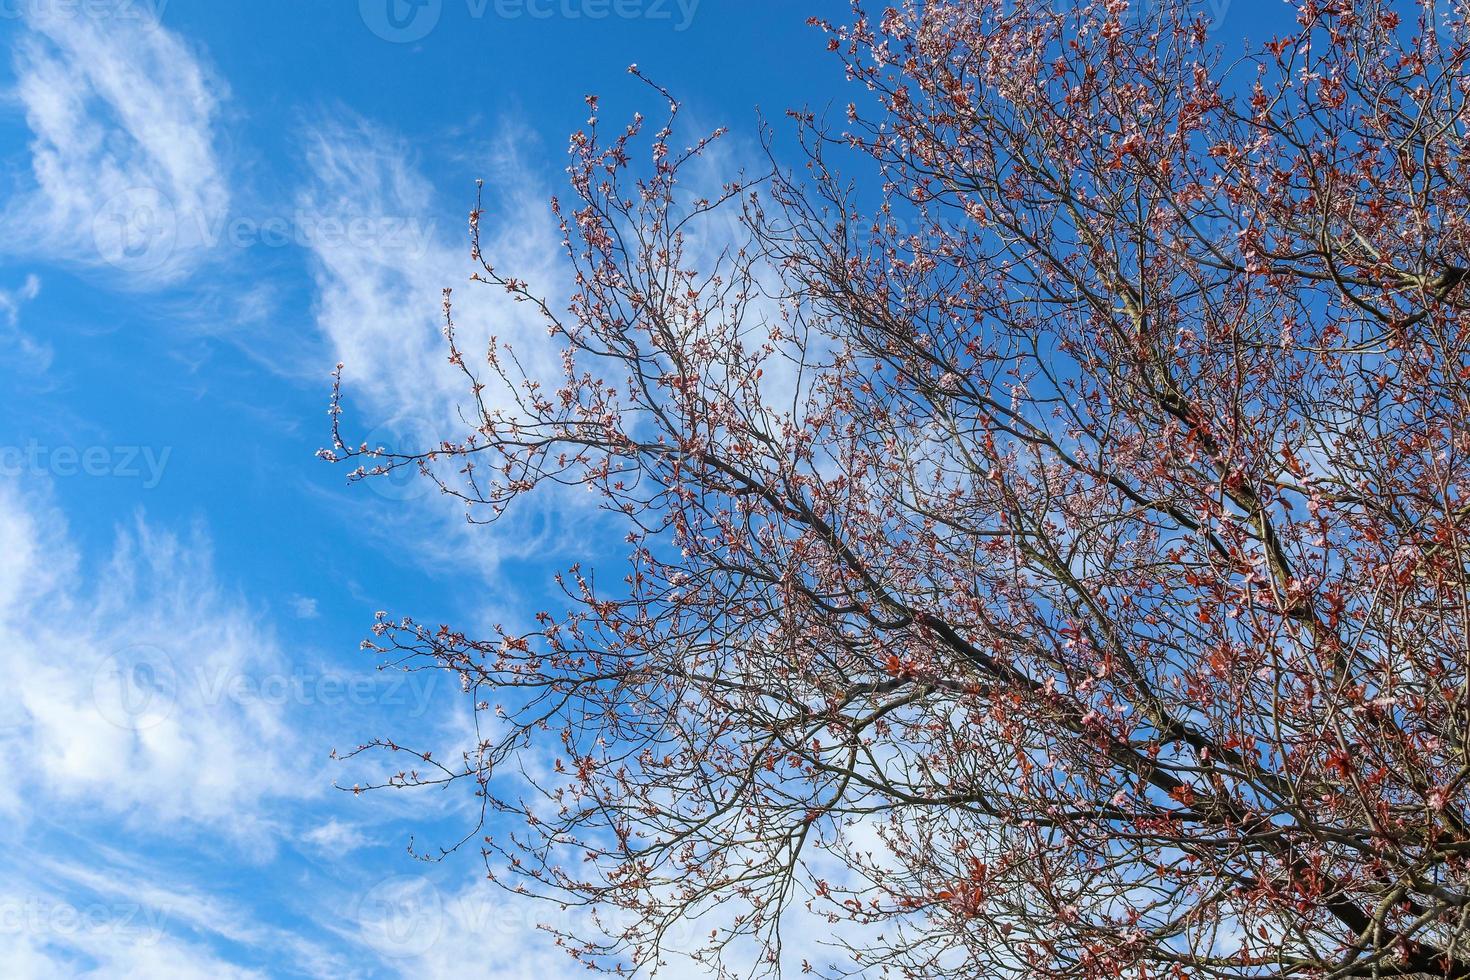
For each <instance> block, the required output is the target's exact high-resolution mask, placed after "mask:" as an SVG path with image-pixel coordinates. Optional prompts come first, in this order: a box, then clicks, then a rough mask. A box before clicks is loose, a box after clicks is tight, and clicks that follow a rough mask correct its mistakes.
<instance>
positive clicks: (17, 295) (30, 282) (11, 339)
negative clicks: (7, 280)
mask: <svg viewBox="0 0 1470 980" xmlns="http://www.w3.org/2000/svg"><path fill="white" fill-rule="evenodd" d="M40 295H41V279H40V277H39V276H36V275H34V274H32V275H28V276H26V278H25V282H23V283H21V284H20V285H19V286H17V287H16V288H14V289H0V348H6V347H9V348H11V349H12V356H16V357H17V359H18V360H19V361H20V363H21V365H23V366H24V367H25V368H26V370H28V371H31V372H33V373H34V372H41V371H45V370H46V369H47V368H48V367H49V366H50V365H51V357H52V354H51V349H50V348H49V347H47V346H45V345H44V344H39V343H37V342H36V341H35V340H34V339H33V338H32V337H31V336H30V335H29V334H27V333H25V332H24V331H22V330H21V329H20V311H21V307H23V306H25V305H26V304H27V303H29V302H30V301H31V300H33V299H35V298H36V297H37V296H40Z"/></svg>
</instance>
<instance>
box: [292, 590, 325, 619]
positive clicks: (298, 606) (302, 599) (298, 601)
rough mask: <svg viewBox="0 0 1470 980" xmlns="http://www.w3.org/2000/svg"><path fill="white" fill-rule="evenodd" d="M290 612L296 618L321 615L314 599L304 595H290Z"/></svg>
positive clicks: (313, 617)
mask: <svg viewBox="0 0 1470 980" xmlns="http://www.w3.org/2000/svg"><path fill="white" fill-rule="evenodd" d="M291 612H292V613H293V614H294V615H295V616H296V618H297V619H316V618H317V617H318V616H320V615H321V613H320V611H318V609H317V602H316V600H315V599H313V598H312V597H311V596H305V595H296V596H292V597H291Z"/></svg>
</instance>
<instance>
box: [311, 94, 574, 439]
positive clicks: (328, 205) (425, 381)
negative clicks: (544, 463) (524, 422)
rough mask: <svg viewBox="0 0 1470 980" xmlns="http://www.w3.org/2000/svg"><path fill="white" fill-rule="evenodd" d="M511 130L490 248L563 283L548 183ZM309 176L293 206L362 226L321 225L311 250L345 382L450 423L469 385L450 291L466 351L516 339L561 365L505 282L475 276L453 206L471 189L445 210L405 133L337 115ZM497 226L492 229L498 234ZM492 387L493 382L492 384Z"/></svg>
mask: <svg viewBox="0 0 1470 980" xmlns="http://www.w3.org/2000/svg"><path fill="white" fill-rule="evenodd" d="M517 135H518V134H515V133H507V134H506V136H505V138H504V139H503V141H502V142H501V144H500V149H499V150H498V152H497V154H496V155H495V157H494V158H492V159H491V160H489V161H488V166H489V168H490V170H491V175H492V177H493V179H492V180H491V181H490V182H489V186H488V187H487V194H488V195H489V196H490V197H491V198H492V199H493V200H494V201H495V202H497V203H496V204H495V208H496V210H495V211H494V212H492V213H491V214H487V215H486V217H485V228H486V235H487V237H486V241H485V242H484V246H485V252H486V254H487V255H489V256H507V257H513V261H514V262H515V263H516V270H517V271H516V275H517V276H519V277H520V278H524V279H530V280H532V281H533V282H535V281H536V280H537V278H538V277H539V278H540V279H541V280H542V281H544V282H546V283H548V284H552V285H555V284H557V281H558V280H557V275H556V273H557V272H558V271H559V270H560V268H561V260H560V252H559V240H560V239H559V235H558V233H557V230H556V226H555V224H554V223H553V222H552V220H551V217H550V213H549V210H548V206H547V201H548V196H549V191H544V190H542V188H541V187H540V182H539V181H537V180H536V179H535V178H534V176H533V175H532V174H531V173H530V172H529V171H528V170H527V169H526V168H525V167H524V166H522V165H521V163H520V162H519V160H518V159H517V158H516V156H515V154H514V152H513V150H512V149H511V147H512V146H513V143H514V140H515V139H516V138H517ZM306 158H307V164H308V166H309V168H310V170H311V173H312V177H313V180H312V183H311V185H310V186H309V187H307V188H306V189H305V190H304V191H303V192H302V194H301V197H300V200H299V202H298V206H299V208H300V210H301V211H302V212H304V213H307V214H311V215H315V216H318V217H319V219H320V220H322V221H326V220H336V221H339V222H341V223H343V225H345V226H346V227H348V228H356V229H358V233H357V234H351V233H349V234H345V235H342V236H337V237H331V238H329V237H326V236H320V237H317V238H315V239H314V240H312V241H311V243H310V247H311V250H312V253H313V257H314V258H315V260H316V285H317V291H318V301H317V305H318V310H317V319H318V323H319V325H320V326H321V328H322V331H323V333H324V334H325V336H326V338H327V339H328V341H329V342H330V343H331V345H332V348H333V350H334V351H335V352H336V354H337V357H338V358H339V359H340V360H341V361H343V362H344V363H345V364H346V369H345V372H344V379H345V383H346V384H347V385H348V386H349V387H350V388H352V389H353V390H354V393H355V394H356V395H357V396H358V397H360V398H361V399H362V400H363V401H364V402H365V403H366V404H368V405H370V406H371V407H372V408H373V409H374V410H375V411H377V412H378V413H379V414H381V415H383V416H386V417H389V418H413V419H418V420H422V421H423V422H426V423H428V424H430V425H434V426H437V425H439V424H440V423H446V422H453V421H454V420H455V416H454V415H453V412H452V409H453V406H454V405H455V404H456V403H458V401H459V400H460V399H461V398H462V397H464V396H465V395H466V393H467V383H466V381H465V379H464V376H463V375H462V374H461V373H460V372H459V370H458V369H457V368H453V367H452V366H451V365H450V364H449V363H448V358H447V349H446V346H445V341H444V337H443V333H442V329H443V324H444V320H443V290H444V288H445V287H451V288H453V289H454V290H455V292H454V297H453V298H454V304H455V310H456V314H455V320H456V324H457V329H458V331H459V334H460V337H461V340H462V342H463V345H464V348H465V350H466V351H470V352H474V351H483V350H484V349H485V345H486V343H488V341H489V338H490V337H491V336H492V335H494V336H497V337H498V338H499V339H500V341H501V342H502V343H504V342H510V343H514V344H516V345H517V346H518V347H519V348H520V349H521V350H522V351H523V352H524V353H525V354H526V356H528V357H531V358H532V359H533V360H534V361H535V362H536V363H537V364H538V365H540V364H544V365H545V366H547V367H550V368H553V369H554V368H555V367H556V362H555V360H554V359H552V358H551V356H550V355H551V354H552V352H551V351H550V350H549V349H548V348H547V344H546V343H545V332H544V325H542V324H540V323H539V322H537V320H536V318H535V317H533V316H528V315H525V313H524V311H522V310H518V309H517V308H516V306H515V304H513V303H511V302H510V301H509V300H508V299H506V298H505V297H504V296H503V295H499V294H498V291H496V290H493V289H491V288H489V287H486V286H482V285H475V284H470V283H469V282H468V278H469V276H470V274H471V273H472V272H474V271H475V269H476V266H475V265H474V264H473V263H472V261H471V259H470V254H469V253H470V245H469V234H468V230H467V228H466V226H465V225H464V224H461V223H459V222H458V221H456V222H455V223H454V224H453V226H452V230H446V227H445V225H446V223H445V222H443V221H441V220H440V218H442V217H443V215H444V214H445V212H446V211H447V213H449V214H452V215H454V216H455V217H459V218H461V219H462V216H467V215H468V213H469V210H470V208H471V206H472V205H473V203H474V199H473V194H474V189H473V188H472V187H463V188H460V196H459V198H458V199H457V200H456V201H455V202H454V203H455V204H456V205H458V206H457V207H453V208H446V209H442V210H441V209H440V207H439V204H438V202H437V201H436V199H435V195H434V193H433V190H432V188H431V186H430V185H429V183H428V181H427V180H426V179H425V178H424V177H423V176H422V175H421V174H420V173H419V172H418V170H417V169H416V167H415V165H414V161H413V157H412V154H411V151H410V148H409V146H408V144H407V143H406V142H405V141H404V140H402V139H401V138H399V137H397V136H395V135H394V134H392V133H390V132H386V131H384V130H382V129H381V128H378V127H375V126H373V125H371V124H369V123H367V122H365V121H361V120H358V121H355V122H350V123H346V124H344V123H331V124H327V125H325V126H323V127H322V128H321V129H319V130H318V131H316V132H315V133H313V134H311V136H310V139H309V142H308V144H307V148H306ZM492 232H493V234H492ZM490 394H492V392H489V391H487V396H488V395H490Z"/></svg>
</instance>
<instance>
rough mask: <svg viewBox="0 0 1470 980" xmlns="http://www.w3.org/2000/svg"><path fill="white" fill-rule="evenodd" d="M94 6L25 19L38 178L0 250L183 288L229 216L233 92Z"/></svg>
mask: <svg viewBox="0 0 1470 980" xmlns="http://www.w3.org/2000/svg"><path fill="white" fill-rule="evenodd" d="M93 6H102V5H93ZM87 9H90V8H87V6H86V5H80V4H24V5H21V7H20V8H19V11H20V13H21V14H22V16H21V19H20V20H19V21H18V23H19V24H20V25H21V32H20V35H19V36H18V37H17V39H16V42H15V44H14V48H13V64H14V70H15V76H16V85H15V91H14V93H13V94H14V99H15V101H16V102H18V104H19V105H20V107H21V108H22V110H23V111H24V114H25V119H26V123H27V125H28V126H29V128H30V130H31V134H32V138H31V141H30V144H29V150H30V157H31V168H30V170H31V174H30V177H31V180H30V181H29V183H27V184H25V185H23V186H21V187H18V188H16V189H15V193H14V194H13V195H12V200H11V203H10V204H9V205H8V206H7V207H6V208H5V210H4V212H3V214H0V228H3V230H4V232H5V235H4V238H5V239H6V240H7V241H9V242H11V243H12V244H11V245H9V246H0V247H4V248H6V249H7V250H13V249H17V248H23V249H24V250H25V253H26V254H27V255H28V256H31V257H38V256H45V257H47V258H50V259H53V260H59V261H63V262H68V263H75V264H80V265H86V266H99V265H111V266H114V267H116V268H117V269H119V270H120V271H121V272H123V273H125V274H126V275H125V276H120V277H119V281H120V283H121V284H122V285H124V286H125V287H127V288H142V287H146V286H152V285H157V284H159V283H167V282H171V281H175V280H177V279H179V278H181V277H182V276H183V275H185V274H186V273H187V272H188V271H189V270H190V269H192V268H194V267H195V266H196V265H197V263H198V262H199V261H200V259H201V257H202V255H203V254H204V253H205V252H206V251H207V250H208V249H209V248H210V247H212V244H213V243H212V241H211V237H212V236H211V234H210V232H209V229H210V228H212V227H217V226H218V223H219V221H220V217H221V216H222V215H223V214H224V213H225V212H226V210H227V209H228V207H229V202H230V192H229V187H228V183H227V181H226V178H225V173H224V170H225V168H224V164H223V163H222V162H221V159H220V154H219V152H218V149H217V146H216V140H217V131H216V120H217V116H218V112H219V108H220V105H221V102H222V100H223V99H224V98H225V86H224V84H223V83H222V82H221V81H220V80H219V79H218V78H216V77H215V76H214V75H213V74H212V73H211V72H210V71H209V70H208V69H207V68H206V67H205V65H204V64H203V62H202V60H201V58H200V57H199V55H198V54H197V53H196V52H195V51H194V50H192V49H191V47H190V46H189V45H188V44H186V43H185V42H184V41H183V40H182V39H181V38H180V37H179V36H177V35H176V34H174V33H172V32H171V31H169V30H167V29H165V28H164V27H163V26H162V25H161V24H159V23H157V22H156V21H155V20H154V19H153V18H152V17H151V16H134V17H117V16H113V17H103V16H88V15H87Z"/></svg>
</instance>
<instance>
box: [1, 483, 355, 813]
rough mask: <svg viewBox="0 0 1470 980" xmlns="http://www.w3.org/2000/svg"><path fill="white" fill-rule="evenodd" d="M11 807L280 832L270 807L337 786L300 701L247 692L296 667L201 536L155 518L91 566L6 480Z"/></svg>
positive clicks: (62, 529)
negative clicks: (309, 765) (64, 808)
mask: <svg viewBox="0 0 1470 980" xmlns="http://www.w3.org/2000/svg"><path fill="white" fill-rule="evenodd" d="M0 551H3V552H4V554H5V555H6V556H7V560H6V562H5V563H4V566H3V569H0V666H3V669H4V671H5V673H6V675H7V676H8V677H10V678H11V679H12V681H11V683H9V684H7V685H6V686H5V688H4V689H3V691H0V717H4V718H6V719H7V720H8V724H7V725H6V726H4V728H3V730H0V747H3V751H4V752H5V753H6V755H7V757H8V758H10V759H12V760H13V765H12V769H11V773H12V778H11V779H9V780H7V782H6V789H5V791H3V792H5V793H8V794H10V795H9V796H8V797H7V796H3V795H0V809H5V810H9V811H11V812H12V814H13V815H15V816H18V817H19V818H20V819H21V820H22V821H23V822H24V821H26V820H27V819H31V818H34V817H37V816H41V815H43V814H46V813H48V812H50V807H51V806H52V805H53V804H54V803H55V802H57V801H62V802H78V803H85V804H86V805H87V806H88V807H89V809H90V810H91V811H92V812H94V814H96V813H111V814H118V815H122V814H127V815H130V816H131V817H133V818H136V819H145V820H158V819H162V820H165V821H175V822H179V823H181V824H182V825H186V826H188V825H192V826H201V827H203V826H207V827H209V828H210V829H212V830H214V831H215V832H217V833H221V834H224V835H226V836H229V837H235V838H245V837H256V838H257V839H262V838H264V837H267V836H269V827H268V824H267V823H266V822H265V820H264V818H263V817H262V816H261V807H262V805H263V804H264V802H265V801H269V800H274V799H298V798H302V797H305V796H308V795H310V794H312V793H314V792H320V791H322V787H324V786H325V785H326V784H327V783H328V781H329V780H328V778H327V777H325V776H324V775H323V774H321V773H313V772H310V771H308V770H307V769H306V768H305V766H304V765H303V763H302V761H301V760H302V758H303V757H304V753H303V752H302V751H301V748H300V746H299V744H298V739H299V738H300V737H301V736H300V733H298V732H295V731H293V730H292V728H291V723H290V719H288V718H287V708H288V707H289V705H288V704H285V703H282V702H280V701H273V700H271V699H266V698H259V697H242V696H241V692H242V690H243V691H245V692H247V693H248V692H251V691H257V690H260V689H261V687H260V685H261V684H262V683H263V682H264V679H266V678H270V677H272V676H278V675H283V674H284V673H285V672H286V671H287V670H288V668H289V665H288V663H287V661H286V658H285V657H284V655H283V654H282V652H281V650H280V648H279V646H278V644H277V641H276V639H275V637H274V636H273V635H272V634H271V633H270V631H269V630H268V629H267V628H264V627H262V625H261V618H260V616H259V615H258V614H257V611H255V610H253V609H251V608H250V607H249V605H248V604H246V603H245V602H243V601H242V600H241V599H239V598H238V597H236V596H233V595H230V594H229V593H228V592H227V591H226V590H224V589H223V588H222V587H220V586H219V585H218V584H217V583H216V582H215V579H214V575H213V568H212V561H211V555H210V552H209V547H208V544H207V542H206V541H205V540H204V539H203V536H202V534H199V533H196V534H195V535H194V536H193V537H192V538H190V539H188V540H180V539H179V538H177V537H175V536H173V535H171V534H167V533H163V532H159V531H157V530H155V529H153V528H152V527H150V526H149V525H148V524H146V523H144V522H143V521H142V520H141V519H139V520H138V521H136V522H135V523H134V524H133V525H132V526H130V527H127V528H124V529H122V530H120V531H119V533H118V536H117V540H116V544H115V546H114V548H113V553H112V556H111V558H110V559H109V560H107V561H104V562H90V561H89V562H85V563H84V562H83V561H82V559H81V557H80V556H79V554H78V552H77V550H76V548H75V547H74V545H73V544H72V542H71V541H70V539H69V536H68V531H67V527H66V523H65V520H64V519H63V517H62V515H61V514H60V513H59V512H58V511H57V510H56V509H55V508H53V507H51V506H49V505H48V504H46V503H45V502H44V501H42V500H40V499H38V498H37V497H34V496H31V497H26V496H22V495H21V494H20V493H19V492H18V491H17V490H16V489H15V488H14V487H11V486H8V485H0Z"/></svg>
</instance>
